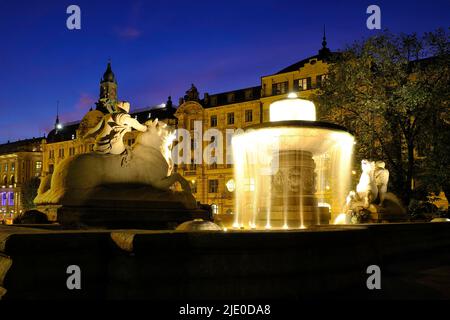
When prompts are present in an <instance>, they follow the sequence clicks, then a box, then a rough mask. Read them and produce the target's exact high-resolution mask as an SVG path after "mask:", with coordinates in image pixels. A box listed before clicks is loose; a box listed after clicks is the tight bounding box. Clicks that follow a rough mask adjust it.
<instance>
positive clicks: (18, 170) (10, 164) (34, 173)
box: [0, 138, 43, 220]
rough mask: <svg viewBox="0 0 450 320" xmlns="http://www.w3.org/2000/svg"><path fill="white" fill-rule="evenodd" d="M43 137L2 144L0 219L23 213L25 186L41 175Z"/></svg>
mask: <svg viewBox="0 0 450 320" xmlns="http://www.w3.org/2000/svg"><path fill="white" fill-rule="evenodd" d="M42 139H43V138H33V139H26V140H21V141H16V142H11V143H5V144H2V145H0V179H1V181H0V220H5V219H6V218H9V217H11V218H12V217H13V216H15V215H18V214H20V213H22V212H23V211H24V210H25V209H26V208H25V207H24V199H23V198H22V191H23V187H24V186H25V185H26V183H27V182H28V181H30V179H32V178H33V177H39V176H41V172H42V164H43V163H42V150H41V142H42Z"/></svg>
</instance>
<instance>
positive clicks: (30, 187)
mask: <svg viewBox="0 0 450 320" xmlns="http://www.w3.org/2000/svg"><path fill="white" fill-rule="evenodd" d="M39 183H40V180H39V178H37V177H33V178H31V179H28V180H26V181H25V182H24V183H23V184H22V188H21V191H22V208H23V210H24V211H28V210H31V209H34V208H35V207H36V206H35V204H34V203H33V200H34V198H36V196H37V191H38V188H39Z"/></svg>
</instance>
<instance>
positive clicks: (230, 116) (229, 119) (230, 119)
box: [227, 112, 234, 124]
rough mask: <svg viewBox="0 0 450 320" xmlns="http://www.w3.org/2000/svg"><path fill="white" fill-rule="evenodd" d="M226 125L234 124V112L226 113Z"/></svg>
mask: <svg viewBox="0 0 450 320" xmlns="http://www.w3.org/2000/svg"><path fill="white" fill-rule="evenodd" d="M227 124H234V112H230V113H227Z"/></svg>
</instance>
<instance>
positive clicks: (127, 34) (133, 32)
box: [117, 27, 142, 40]
mask: <svg viewBox="0 0 450 320" xmlns="http://www.w3.org/2000/svg"><path fill="white" fill-rule="evenodd" d="M117 34H118V36H119V37H120V38H122V39H126V40H134V39H137V38H139V37H140V36H141V34H142V32H141V31H140V30H138V29H137V28H135V27H124V28H120V29H118V30H117Z"/></svg>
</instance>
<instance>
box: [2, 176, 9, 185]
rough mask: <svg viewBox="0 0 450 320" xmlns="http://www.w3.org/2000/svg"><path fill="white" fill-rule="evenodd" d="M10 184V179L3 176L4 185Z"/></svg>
mask: <svg viewBox="0 0 450 320" xmlns="http://www.w3.org/2000/svg"><path fill="white" fill-rule="evenodd" d="M7 184H8V178H6V176H3V185H4V186H6V185H7Z"/></svg>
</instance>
